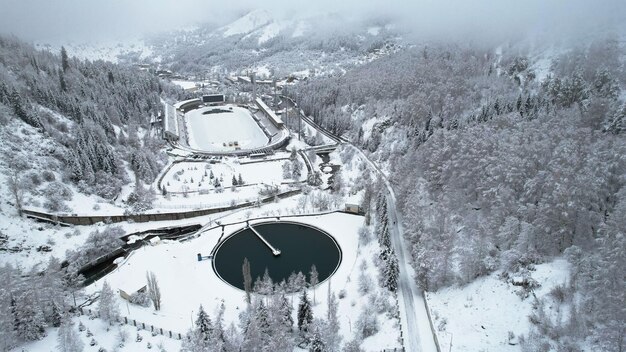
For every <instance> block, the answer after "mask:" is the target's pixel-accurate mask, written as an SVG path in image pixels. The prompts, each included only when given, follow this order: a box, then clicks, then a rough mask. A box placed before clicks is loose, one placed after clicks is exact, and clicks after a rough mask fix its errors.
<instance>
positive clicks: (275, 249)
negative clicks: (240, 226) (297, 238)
mask: <svg viewBox="0 0 626 352" xmlns="http://www.w3.org/2000/svg"><path fill="white" fill-rule="evenodd" d="M248 228H249V229H250V230H252V232H254V234H255V235H257V237H258V238H259V239H260V240H261V241H263V243H265V245H266V246H267V247H268V248H269V249H270V250H271V251H272V254H273V255H274V256H275V257H278V256H279V255H280V250H279V249H278V248H274V246H272V245H271V244H270V243H269V242H267V240H266V239H265V237H263V236H262V235H261V234H260V233H259V231H257V230H256V229H255V228H254V227H252V226H250V225H248Z"/></svg>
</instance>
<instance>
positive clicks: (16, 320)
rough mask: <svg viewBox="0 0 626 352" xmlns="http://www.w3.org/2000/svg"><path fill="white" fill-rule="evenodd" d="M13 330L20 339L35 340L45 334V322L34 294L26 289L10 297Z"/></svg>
mask: <svg viewBox="0 0 626 352" xmlns="http://www.w3.org/2000/svg"><path fill="white" fill-rule="evenodd" d="M10 304H11V313H12V316H13V330H14V331H15V333H16V335H17V336H18V337H19V338H21V339H22V340H26V341H35V340H39V339H41V338H42V337H44V336H45V328H46V323H45V321H44V316H43V313H42V312H41V310H40V309H39V307H37V302H36V301H35V297H34V294H33V293H32V292H31V291H26V292H24V293H22V294H21V295H19V296H18V297H17V298H15V299H11V303H10Z"/></svg>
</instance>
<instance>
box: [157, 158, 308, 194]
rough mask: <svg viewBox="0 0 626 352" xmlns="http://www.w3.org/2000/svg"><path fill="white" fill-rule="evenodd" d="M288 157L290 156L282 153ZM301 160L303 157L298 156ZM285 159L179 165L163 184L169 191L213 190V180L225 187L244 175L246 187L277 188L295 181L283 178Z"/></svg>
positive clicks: (232, 159) (174, 167)
mask: <svg viewBox="0 0 626 352" xmlns="http://www.w3.org/2000/svg"><path fill="white" fill-rule="evenodd" d="M279 154H280V155H281V156H282V157H284V158H288V157H289V153H279ZM298 158H300V156H298ZM284 162H285V160H273V161H263V162H255V163H249V160H248V159H241V160H240V159H237V158H228V159H224V160H222V162H220V163H217V164H211V163H208V162H182V163H176V164H174V165H173V166H172V168H171V169H170V170H169V171H168V173H167V174H166V175H165V177H164V178H163V181H162V185H164V186H165V187H166V189H167V191H168V192H170V193H171V192H183V191H185V190H186V191H198V190H211V189H213V188H214V187H213V182H214V179H212V178H211V175H212V176H213V177H214V178H217V179H219V180H220V183H221V185H222V187H225V188H226V187H230V186H231V185H232V179H233V176H234V177H235V178H239V175H241V178H242V180H243V181H244V183H245V184H247V185H251V184H268V185H273V184H275V185H278V184H281V183H282V182H291V181H294V180H292V179H290V178H289V179H285V178H284V177H283V171H282V166H283V163H284ZM303 180H306V170H303V172H302V176H301V177H300V179H299V180H296V181H303Z"/></svg>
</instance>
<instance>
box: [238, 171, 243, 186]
mask: <svg viewBox="0 0 626 352" xmlns="http://www.w3.org/2000/svg"><path fill="white" fill-rule="evenodd" d="M237 184H238V185H240V186H242V185H244V182H243V178H242V177H241V173H239V178H237Z"/></svg>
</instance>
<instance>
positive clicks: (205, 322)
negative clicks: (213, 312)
mask: <svg viewBox="0 0 626 352" xmlns="http://www.w3.org/2000/svg"><path fill="white" fill-rule="evenodd" d="M195 328H196V331H197V333H198V337H199V338H200V340H202V341H209V339H210V338H211V335H212V334H213V323H211V318H210V317H209V315H208V314H207V313H206V312H205V311H204V308H203V307H202V305H200V310H199V311H198V317H197V318H196V327H195Z"/></svg>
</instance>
